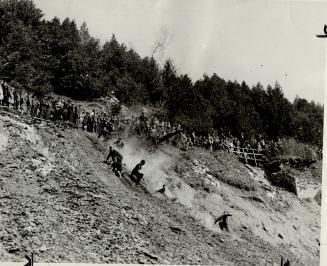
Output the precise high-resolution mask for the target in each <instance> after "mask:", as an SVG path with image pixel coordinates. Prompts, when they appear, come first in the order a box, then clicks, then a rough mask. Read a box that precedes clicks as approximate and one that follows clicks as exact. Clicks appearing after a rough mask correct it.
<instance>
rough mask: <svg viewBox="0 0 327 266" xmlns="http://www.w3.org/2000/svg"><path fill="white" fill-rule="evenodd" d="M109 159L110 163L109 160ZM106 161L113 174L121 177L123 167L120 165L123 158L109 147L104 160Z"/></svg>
mask: <svg viewBox="0 0 327 266" xmlns="http://www.w3.org/2000/svg"><path fill="white" fill-rule="evenodd" d="M110 159H111V163H110V161H109V160H110ZM106 161H107V162H108V163H109V165H111V167H112V169H113V171H114V172H115V174H116V175H117V176H118V177H121V172H122V170H123V165H122V161H123V156H122V155H121V154H120V153H119V152H118V151H116V150H115V149H113V148H112V147H111V146H110V147H109V154H108V156H107V158H106Z"/></svg>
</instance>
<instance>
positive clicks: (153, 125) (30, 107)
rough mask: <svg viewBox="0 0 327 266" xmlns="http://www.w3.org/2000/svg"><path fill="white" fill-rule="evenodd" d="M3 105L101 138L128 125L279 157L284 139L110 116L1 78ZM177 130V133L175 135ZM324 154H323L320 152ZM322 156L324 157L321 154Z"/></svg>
mask: <svg viewBox="0 0 327 266" xmlns="http://www.w3.org/2000/svg"><path fill="white" fill-rule="evenodd" d="M0 105H3V106H6V107H8V108H10V109H13V110H16V111H17V112H20V113H21V114H25V115H30V116H33V117H37V118H41V119H46V120H51V121H54V122H68V123H70V124H71V125H72V126H74V127H76V128H81V129H82V130H84V131H87V132H91V133H96V134H97V135H98V138H100V137H101V136H104V137H106V136H107V135H111V133H112V132H114V131H116V130H122V129H124V128H126V127H128V126H129V127H130V128H131V129H132V134H136V135H139V136H141V135H145V136H146V137H147V138H149V139H151V140H153V141H154V142H155V143H156V144H158V143H159V142H160V140H161V139H162V138H164V137H165V136H168V135H170V136H169V137H167V138H166V139H165V142H166V143H171V144H173V145H176V146H179V147H181V148H182V149H184V150H187V149H189V148H193V147H197V148H203V149H207V150H209V151H211V152H212V151H220V150H224V151H228V152H234V153H241V152H242V153H244V152H245V150H247V151H251V150H252V151H253V150H255V151H256V152H257V153H262V154H264V155H267V154H268V153H269V155H272V156H275V155H277V154H278V153H279V152H280V151H281V146H282V144H281V140H280V139H278V140H277V141H269V142H267V141H265V139H264V137H263V136H262V135H259V134H258V135H256V136H255V137H254V138H252V139H250V138H248V137H245V136H244V134H243V133H241V135H240V136H238V137H235V136H232V135H231V133H230V132H229V131H227V130H220V133H219V134H218V133H217V132H216V133H213V134H199V133H195V132H194V131H192V132H189V131H187V130H183V129H182V127H181V125H180V124H171V123H170V122H168V121H164V120H163V119H159V118H158V117H155V116H152V117H147V116H146V115H145V113H144V112H143V113H142V114H141V115H140V116H138V117H134V118H133V119H132V120H127V119H125V118H121V116H113V115H109V114H108V113H105V112H99V111H98V112H97V111H95V110H94V109H93V110H92V111H87V110H82V109H81V106H80V105H74V104H73V103H72V102H71V101H70V100H66V99H64V98H58V97H51V96H46V97H39V96H38V95H36V94H34V93H31V92H27V91H25V90H19V89H15V88H13V87H12V86H10V85H9V84H7V83H6V82H4V81H0ZM175 133H176V134H175ZM320 154H322V152H321V153H319V155H320ZM319 157H322V156H319Z"/></svg>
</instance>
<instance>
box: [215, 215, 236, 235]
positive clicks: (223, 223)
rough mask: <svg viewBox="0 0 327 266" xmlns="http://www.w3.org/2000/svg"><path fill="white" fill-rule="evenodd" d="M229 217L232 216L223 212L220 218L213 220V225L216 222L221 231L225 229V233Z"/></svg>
mask: <svg viewBox="0 0 327 266" xmlns="http://www.w3.org/2000/svg"><path fill="white" fill-rule="evenodd" d="M229 216H232V215H231V214H229V213H228V212H224V213H223V214H222V215H221V216H219V217H218V218H217V219H216V220H215V222H214V224H216V223H217V222H218V224H219V227H220V229H221V230H224V229H225V230H226V231H227V232H229V229H228V224H227V218H228V217H229Z"/></svg>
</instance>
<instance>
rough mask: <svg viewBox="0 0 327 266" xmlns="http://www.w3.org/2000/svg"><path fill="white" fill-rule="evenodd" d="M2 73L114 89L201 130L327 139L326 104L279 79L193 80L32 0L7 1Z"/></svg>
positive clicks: (52, 88)
mask: <svg viewBox="0 0 327 266" xmlns="http://www.w3.org/2000/svg"><path fill="white" fill-rule="evenodd" d="M0 79H2V80H5V81H6V82H8V83H9V84H11V85H12V86H13V87H16V88H21V89H26V90H28V91H33V92H35V93H36V94H38V95H43V94H46V93H49V92H54V93H57V94H60V95H66V96H69V97H72V98H74V99H79V100H89V99H93V98H97V97H101V96H106V95H110V94H111V92H112V91H114V93H115V95H116V97H117V98H118V99H119V100H120V101H121V102H122V103H124V104H125V105H128V106H130V105H140V104H144V105H151V106H156V107H158V106H159V107H161V109H162V110H164V115H165V116H166V117H167V119H170V120H171V121H175V122H178V123H180V124H181V125H182V126H183V127H184V128H187V129H190V130H195V131H197V132H203V133H206V132H208V131H209V132H210V131H213V130H217V131H218V132H219V131H221V130H228V131H230V132H231V133H232V134H233V135H234V136H239V135H240V133H241V132H243V133H244V134H245V135H247V136H248V137H250V136H253V135H255V134H262V135H263V136H265V137H266V138H269V139H276V138H278V137H285V136H286V137H294V138H296V139H298V140H299V141H302V142H306V143H310V144H314V145H318V146H321V145H322V132H323V106H321V105H319V104H316V103H314V102H308V101H307V100H305V99H301V98H299V97H297V98H296V99H295V100H294V101H293V103H292V102H290V101H289V100H288V99H286V97H285V96H284V94H283V90H282V88H281V86H280V85H279V84H278V82H276V83H275V84H274V85H273V86H270V85H269V86H268V87H267V88H264V87H263V86H262V85H261V84H260V83H258V84H257V85H256V86H253V87H251V88H250V87H249V86H248V85H247V84H246V83H245V82H244V81H243V82H242V83H241V84H240V83H238V82H236V81H227V80H224V79H223V78H221V77H219V76H218V75H217V74H213V75H212V76H207V75H204V76H203V77H202V78H201V79H200V80H198V81H196V82H194V83H193V82H192V80H191V79H190V78H189V77H188V76H187V75H185V74H182V73H178V72H177V71H176V67H175V66H174V64H173V63H172V60H167V61H166V62H165V64H164V65H163V66H160V65H159V64H158V62H157V61H156V60H155V59H154V58H153V56H149V57H144V58H142V57H140V56H139V55H138V54H137V52H136V51H134V50H133V49H128V48H127V46H126V45H125V44H124V43H119V42H118V41H117V39H116V38H115V35H112V37H111V39H110V40H108V41H107V42H105V43H104V44H103V45H100V42H99V40H97V39H95V38H93V37H92V36H90V34H89V32H88V29H87V26H86V24H85V23H84V24H83V25H82V26H81V27H80V28H78V27H77V25H76V23H75V22H74V21H73V20H71V19H69V18H66V19H65V20H63V21H60V19H58V18H56V17H55V18H53V19H52V20H51V21H47V20H45V19H44V18H43V14H42V11H41V10H40V9H38V8H37V7H36V6H35V4H34V3H33V1H30V0H2V1H0ZM258 79H260V77H258ZM308 89H310V88H308Z"/></svg>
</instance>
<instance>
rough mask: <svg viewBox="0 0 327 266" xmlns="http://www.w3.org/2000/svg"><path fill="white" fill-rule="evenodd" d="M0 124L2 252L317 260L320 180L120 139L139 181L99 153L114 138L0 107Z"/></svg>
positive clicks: (229, 261)
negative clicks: (275, 182)
mask: <svg viewBox="0 0 327 266" xmlns="http://www.w3.org/2000/svg"><path fill="white" fill-rule="evenodd" d="M0 129H1V131H0V154H1V157H0V166H1V168H2V169H1V175H0V195H1V196H0V198H1V200H0V211H1V223H0V237H1V243H0V260H1V261H21V259H22V258H23V256H24V255H25V254H26V253H29V252H32V251H33V252H34V253H35V261H36V262H76V263H77V262H89V263H147V264H151V263H157V264H215V265H264V264H265V262H266V259H269V260H271V261H273V262H274V263H275V265H279V261H280V256H284V257H286V258H289V259H290V261H291V262H293V263H294V265H319V237H320V206H319V205H318V203H317V202H316V201H315V200H314V199H313V197H314V196H315V193H311V192H310V191H312V189H314V191H316V189H317V188H318V189H319V187H320V183H319V181H316V180H318V178H317V179H314V178H312V179H310V180H309V181H308V182H310V188H308V186H307V183H306V182H307V181H306V179H305V178H302V179H301V181H302V183H301V186H299V189H300V193H299V195H300V197H297V196H295V195H294V194H292V193H289V192H287V191H285V190H283V189H280V188H277V187H273V186H271V185H270V184H269V182H268V181H267V180H266V179H265V177H264V173H263V171H262V170H260V169H258V168H253V167H250V166H245V165H243V164H242V163H240V162H239V161H237V160H236V159H235V158H234V157H232V156H231V155H230V154H228V153H226V152H218V153H215V154H210V153H209V152H207V151H205V150H188V151H181V150H179V149H177V148H174V147H172V146H168V145H166V146H165V145H164V146H161V147H160V149H159V150H157V151H155V152H149V149H147V145H146V143H145V142H144V141H141V140H138V139H135V138H128V139H126V138H125V139H124V142H125V146H124V148H123V149H122V150H121V153H122V154H123V155H124V161H123V162H124V163H125V169H124V170H125V171H127V172H129V171H131V170H132V167H133V166H134V165H135V164H136V163H138V162H139V161H140V160H141V159H145V160H146V165H145V166H144V169H142V171H143V172H144V173H145V178H144V180H143V183H142V186H139V187H137V186H135V185H134V184H133V183H131V182H129V181H128V178H126V175H124V176H125V177H123V178H122V179H119V178H118V177H116V176H115V175H114V173H113V172H112V171H111V170H110V169H109V167H108V165H107V164H105V163H103V161H104V159H105V157H106V155H107V150H108V146H109V145H110V143H112V139H109V140H106V141H105V142H104V141H103V140H98V139H97V136H96V135H94V134H91V133H86V132H82V131H80V130H77V129H73V128H69V127H65V126H63V125H61V126H59V125H55V124H53V123H51V122H47V121H42V120H36V119H32V118H29V117H22V116H18V115H17V114H13V113H12V112H8V111H6V110H3V109H1V111H0ZM122 137H123V138H124V135H122ZM163 184H166V187H167V189H166V192H165V195H160V194H158V193H155V191H156V190H158V189H160V188H161V187H162V185H163ZM142 188H145V189H142ZM309 189H310V191H309ZM307 197H309V199H307ZM224 211H228V212H229V213H231V214H232V217H230V218H229V228H230V232H229V233H227V232H224V231H221V230H220V228H219V227H218V225H213V223H214V220H215V218H217V217H218V216H220V215H221V214H222V213H223V212H224Z"/></svg>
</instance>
